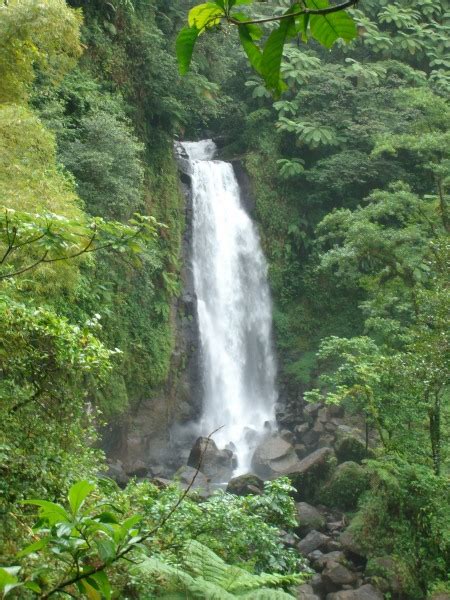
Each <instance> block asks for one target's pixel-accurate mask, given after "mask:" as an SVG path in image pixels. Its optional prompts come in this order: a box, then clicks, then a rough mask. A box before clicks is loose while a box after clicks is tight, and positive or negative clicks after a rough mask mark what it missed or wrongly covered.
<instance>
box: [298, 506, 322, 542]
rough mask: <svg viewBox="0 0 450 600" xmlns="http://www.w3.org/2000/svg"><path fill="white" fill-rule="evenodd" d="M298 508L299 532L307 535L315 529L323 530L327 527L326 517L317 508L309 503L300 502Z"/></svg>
mask: <svg viewBox="0 0 450 600" xmlns="http://www.w3.org/2000/svg"><path fill="white" fill-rule="evenodd" d="M296 508H297V515H296V516H297V523H298V532H299V533H300V534H301V535H306V534H307V533H309V532H310V531H311V530H313V529H319V530H320V529H323V528H324V527H325V517H324V516H323V515H321V514H320V512H319V511H318V510H317V508H314V506H311V504H308V503H307V502H299V503H298V504H297V505H296Z"/></svg>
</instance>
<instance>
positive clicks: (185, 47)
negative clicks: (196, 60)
mask: <svg viewBox="0 0 450 600" xmlns="http://www.w3.org/2000/svg"><path fill="white" fill-rule="evenodd" d="M199 33H200V32H199V30H198V29H197V28H196V27H183V29H182V30H181V31H180V33H179V34H178V36H177V42H176V51H177V59H178V68H179V70H180V74H181V75H186V73H187V72H188V70H189V66H190V64H191V60H192V53H193V51H194V46H195V42H196V41H197V38H198V35H199Z"/></svg>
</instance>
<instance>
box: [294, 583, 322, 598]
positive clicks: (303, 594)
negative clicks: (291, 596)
mask: <svg viewBox="0 0 450 600" xmlns="http://www.w3.org/2000/svg"><path fill="white" fill-rule="evenodd" d="M297 600H320V597H319V596H317V595H316V594H315V593H314V590H313V588H312V586H310V585H308V584H306V583H305V584H303V585H300V586H299V587H298V588H297Z"/></svg>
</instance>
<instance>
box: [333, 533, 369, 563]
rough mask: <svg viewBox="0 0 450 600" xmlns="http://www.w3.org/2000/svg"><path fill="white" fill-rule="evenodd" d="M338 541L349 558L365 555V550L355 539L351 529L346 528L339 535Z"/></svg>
mask: <svg viewBox="0 0 450 600" xmlns="http://www.w3.org/2000/svg"><path fill="white" fill-rule="evenodd" d="M339 543H340V545H341V546H342V548H343V550H344V552H345V553H346V555H347V556H349V557H350V558H354V557H355V556H356V557H360V558H363V557H364V556H365V551H364V550H363V548H362V547H361V544H360V543H359V542H358V541H357V539H356V538H355V536H354V534H353V533H352V531H351V529H346V530H345V531H343V532H342V533H341V535H340V536H339Z"/></svg>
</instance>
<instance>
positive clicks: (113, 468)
mask: <svg viewBox="0 0 450 600" xmlns="http://www.w3.org/2000/svg"><path fill="white" fill-rule="evenodd" d="M106 477H110V478H111V479H114V481H115V482H116V483H117V485H118V486H119V487H121V488H124V487H126V485H127V483H128V482H129V481H130V478H129V476H128V475H127V474H126V473H125V469H124V468H123V464H122V461H120V460H116V461H114V462H112V461H111V462H109V463H108V470H107V471H106Z"/></svg>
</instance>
